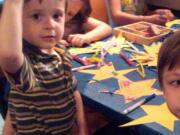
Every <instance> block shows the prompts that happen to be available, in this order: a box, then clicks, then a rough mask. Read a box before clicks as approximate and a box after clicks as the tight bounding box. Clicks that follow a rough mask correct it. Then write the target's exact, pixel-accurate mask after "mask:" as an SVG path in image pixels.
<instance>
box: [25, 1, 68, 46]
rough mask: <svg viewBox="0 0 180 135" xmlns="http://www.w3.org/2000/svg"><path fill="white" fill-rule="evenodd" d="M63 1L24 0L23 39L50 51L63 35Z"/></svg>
mask: <svg viewBox="0 0 180 135" xmlns="http://www.w3.org/2000/svg"><path fill="white" fill-rule="evenodd" d="M64 17H65V0H25V3H24V8H23V38H24V39H25V40H27V41H28V42H30V43H31V44H33V45H36V46H37V47H38V48H40V49H51V48H52V47H54V45H56V44H57V43H58V42H59V41H60V40H61V38H62V36H63V34H64V20H65V19H64Z"/></svg>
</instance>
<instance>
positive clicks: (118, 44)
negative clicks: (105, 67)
mask: <svg viewBox="0 0 180 135" xmlns="http://www.w3.org/2000/svg"><path fill="white" fill-rule="evenodd" d="M110 42H111V44H112V47H111V48H110V49H109V51H108V53H109V54H111V55H112V54H119V52H120V51H121V49H122V48H129V46H128V44H127V43H126V40H125V38H124V37H122V36H120V35H119V36H117V37H113V38H112V39H111V41H110Z"/></svg>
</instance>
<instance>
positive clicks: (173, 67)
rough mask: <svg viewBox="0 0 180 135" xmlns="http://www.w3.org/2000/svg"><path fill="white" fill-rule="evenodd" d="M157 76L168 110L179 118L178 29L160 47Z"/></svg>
mask: <svg viewBox="0 0 180 135" xmlns="http://www.w3.org/2000/svg"><path fill="white" fill-rule="evenodd" d="M158 76H159V82H160V85H161V88H162V90H163V92H164V95H165V99H166V101H167V105H168V107H169V109H170V111H171V112H172V113H173V114H175V115H176V116H177V117H178V118H180V30H179V31H178V32H176V33H174V34H173V35H172V36H171V37H170V38H168V39H167V40H166V41H165V43H164V45H163V46H162V47H161V49H160V52H159V59H158Z"/></svg>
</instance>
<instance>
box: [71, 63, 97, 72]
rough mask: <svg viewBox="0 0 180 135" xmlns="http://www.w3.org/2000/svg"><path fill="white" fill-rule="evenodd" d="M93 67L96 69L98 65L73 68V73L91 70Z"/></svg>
mask: <svg viewBox="0 0 180 135" xmlns="http://www.w3.org/2000/svg"><path fill="white" fill-rule="evenodd" d="M92 67H96V65H95V64H91V65H87V66H81V67H77V68H73V69H72V71H74V72H76V71H79V70H83V69H89V68H92Z"/></svg>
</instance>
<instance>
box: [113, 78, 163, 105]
mask: <svg viewBox="0 0 180 135" xmlns="http://www.w3.org/2000/svg"><path fill="white" fill-rule="evenodd" d="M155 81H156V79H150V80H144V81H137V82H131V83H130V84H129V85H128V86H127V87H124V88H122V89H119V90H116V91H115V92H114V94H119V95H123V96H124V100H125V103H128V102H130V101H129V100H128V99H129V97H133V98H136V99H137V98H140V97H142V96H146V95H150V94H153V93H155V94H156V95H162V94H163V93H162V92H161V91H159V90H157V89H154V88H152V87H151V86H152V85H153V84H154V82H155Z"/></svg>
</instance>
